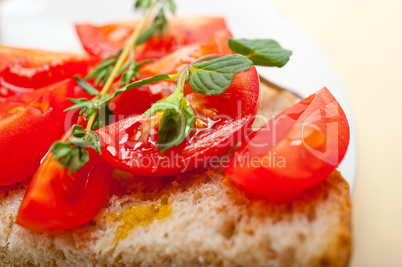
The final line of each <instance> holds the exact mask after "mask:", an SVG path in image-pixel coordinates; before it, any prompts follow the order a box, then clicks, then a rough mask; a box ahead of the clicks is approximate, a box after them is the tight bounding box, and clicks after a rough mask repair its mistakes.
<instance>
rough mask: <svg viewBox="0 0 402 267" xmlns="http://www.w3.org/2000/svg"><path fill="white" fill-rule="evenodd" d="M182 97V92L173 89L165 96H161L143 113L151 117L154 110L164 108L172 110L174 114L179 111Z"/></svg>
mask: <svg viewBox="0 0 402 267" xmlns="http://www.w3.org/2000/svg"><path fill="white" fill-rule="evenodd" d="M182 99H183V93H181V92H179V91H175V92H174V93H173V94H171V95H170V96H168V97H167V98H163V99H161V100H159V101H157V102H156V103H155V104H153V105H152V107H151V108H150V109H148V110H147V111H145V112H144V115H145V116H147V117H151V116H152V115H154V114H155V113H156V112H159V111H166V110H171V111H174V113H175V114H178V113H180V105H181V101H182Z"/></svg>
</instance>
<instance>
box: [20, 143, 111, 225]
mask: <svg viewBox="0 0 402 267" xmlns="http://www.w3.org/2000/svg"><path fill="white" fill-rule="evenodd" d="M88 152H89V153H90V161H89V162H87V163H86V164H85V165H84V166H83V167H82V168H81V169H80V170H79V171H78V172H73V173H72V174H68V170H67V169H63V168H62V167H61V165H60V162H58V161H53V156H54V155H53V154H52V153H49V154H48V155H47V156H46V158H45V160H44V161H43V163H42V164H41V166H40V167H39V169H38V171H37V172H36V173H35V175H34V176H33V178H32V180H31V182H30V184H29V187H28V189H27V191H26V193H25V196H24V198H23V200H22V202H21V206H20V208H19V210H18V216H17V221H16V222H17V224H19V225H21V226H23V227H25V228H28V229H30V230H33V231H40V232H53V231H66V230H71V229H74V228H76V227H78V226H81V225H83V224H85V223H87V222H89V221H90V220H91V219H93V218H94V217H95V216H96V215H97V214H98V213H99V211H100V210H101V208H102V207H103V204H104V203H105V201H106V199H107V197H108V194H109V190H110V185H111V180H112V179H111V178H112V171H113V169H112V168H111V167H110V166H109V165H108V164H105V163H104V162H103V161H102V160H101V159H100V158H99V156H98V155H97V154H96V152H94V151H93V150H88Z"/></svg>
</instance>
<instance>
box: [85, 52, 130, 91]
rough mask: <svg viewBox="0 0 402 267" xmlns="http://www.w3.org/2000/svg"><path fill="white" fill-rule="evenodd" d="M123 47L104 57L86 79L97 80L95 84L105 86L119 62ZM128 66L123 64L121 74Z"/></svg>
mask: <svg viewBox="0 0 402 267" xmlns="http://www.w3.org/2000/svg"><path fill="white" fill-rule="evenodd" d="M121 51H122V50H121V49H120V50H119V51H118V52H116V53H113V54H111V55H110V56H109V57H107V58H106V59H104V60H103V61H102V62H101V63H100V64H99V65H98V66H96V68H95V69H94V70H93V71H92V72H91V73H90V74H88V76H87V77H85V80H87V81H90V80H93V79H94V80H95V82H94V84H95V86H98V85H100V86H103V85H104V84H105V83H106V81H107V79H108V78H109V76H110V74H111V73H112V70H113V67H114V65H115V64H116V62H117V59H118V57H119V56H120V54H121ZM125 68H127V65H126V66H124V65H123V66H122V67H121V68H120V70H119V74H121V72H122V71H123V70H124V69H125Z"/></svg>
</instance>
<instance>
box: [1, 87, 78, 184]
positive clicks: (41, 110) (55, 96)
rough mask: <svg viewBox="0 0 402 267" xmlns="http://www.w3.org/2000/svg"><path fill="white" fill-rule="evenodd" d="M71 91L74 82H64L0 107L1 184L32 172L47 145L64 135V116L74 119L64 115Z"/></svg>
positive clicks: (20, 178) (71, 115) (12, 100)
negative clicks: (16, 109) (15, 110)
mask: <svg viewBox="0 0 402 267" xmlns="http://www.w3.org/2000/svg"><path fill="white" fill-rule="evenodd" d="M73 91H74V83H73V81H72V80H65V81H62V82H59V83H56V84H53V85H50V86H48V87H45V88H42V89H38V90H36V91H33V92H30V93H27V94H25V95H22V96H15V97H12V98H9V99H7V101H6V102H5V103H2V104H0V116H2V117H3V119H1V118H0V147H1V150H0V169H1V173H0V185H9V184H13V183H16V182H18V181H21V180H24V179H26V178H28V177H30V176H31V175H33V174H34V173H35V171H36V169H37V168H38V166H39V162H40V160H41V159H42V157H43V156H44V155H45V154H46V152H47V151H48V149H49V147H50V145H51V144H52V143H53V141H55V140H57V139H59V138H60V137H61V136H62V134H63V133H64V127H65V125H64V123H65V120H64V119H65V118H66V116H70V117H74V115H73V114H72V113H67V114H66V113H64V112H63V110H64V109H65V108H66V107H68V105H69V104H68V102H67V100H66V97H73V96H74V92H73ZM15 108H18V111H17V112H16V113H14V111H13V109H15ZM10 112H11V114H10ZM5 116H6V117H5ZM21 166H24V168H21Z"/></svg>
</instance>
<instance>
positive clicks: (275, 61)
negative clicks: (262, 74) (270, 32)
mask: <svg viewBox="0 0 402 267" xmlns="http://www.w3.org/2000/svg"><path fill="white" fill-rule="evenodd" d="M229 48H230V49H231V50H232V51H233V52H235V53H239V54H241V55H244V56H246V57H248V58H249V59H250V60H251V61H253V63H254V65H259V66H275V67H283V66H284V65H285V64H286V63H287V62H288V61H289V58H290V56H291V55H292V51H289V50H286V49H283V48H282V47H281V46H280V45H279V44H278V42H276V41H274V40H271V39H265V40H247V39H236V40H235V39H231V38H230V39H229Z"/></svg>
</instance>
